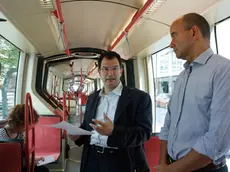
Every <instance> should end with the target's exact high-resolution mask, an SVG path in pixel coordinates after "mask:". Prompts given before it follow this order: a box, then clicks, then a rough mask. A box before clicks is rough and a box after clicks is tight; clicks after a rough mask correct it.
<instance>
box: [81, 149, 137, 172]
mask: <svg viewBox="0 0 230 172" xmlns="http://www.w3.org/2000/svg"><path fill="white" fill-rule="evenodd" d="M131 168H132V165H131V163H130V158H129V157H128V156H127V154H125V153H124V152H123V151H115V152H113V153H108V152H106V153H98V152H97V150H96V149H93V148H89V152H88V159H87V162H86V164H85V169H84V172H133V170H132V169H131Z"/></svg>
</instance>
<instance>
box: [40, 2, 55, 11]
mask: <svg viewBox="0 0 230 172" xmlns="http://www.w3.org/2000/svg"><path fill="white" fill-rule="evenodd" d="M40 4H41V7H42V8H45V9H53V8H54V6H53V1H52V0H40Z"/></svg>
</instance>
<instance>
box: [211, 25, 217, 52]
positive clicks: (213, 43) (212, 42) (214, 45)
mask: <svg viewBox="0 0 230 172" xmlns="http://www.w3.org/2000/svg"><path fill="white" fill-rule="evenodd" d="M210 45H211V48H212V50H213V52H214V53H215V54H216V53H217V52H216V38H215V31H214V29H213V30H212V32H211V37H210Z"/></svg>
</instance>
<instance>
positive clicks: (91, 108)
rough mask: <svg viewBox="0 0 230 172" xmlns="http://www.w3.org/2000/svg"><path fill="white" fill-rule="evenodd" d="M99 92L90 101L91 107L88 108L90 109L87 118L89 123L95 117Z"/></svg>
mask: <svg viewBox="0 0 230 172" xmlns="http://www.w3.org/2000/svg"><path fill="white" fill-rule="evenodd" d="M99 92H100V91H98V92H97V93H95V95H94V98H93V100H92V101H91V104H92V105H91V106H89V107H90V117H89V120H90V122H91V121H92V119H95V117H96V113H97V106H98V103H99V100H100V97H99Z"/></svg>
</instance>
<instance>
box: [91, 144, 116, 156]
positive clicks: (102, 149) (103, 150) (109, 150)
mask: <svg viewBox="0 0 230 172" xmlns="http://www.w3.org/2000/svg"><path fill="white" fill-rule="evenodd" d="M90 148H92V149H94V150H96V151H97V153H100V154H105V153H107V154H114V153H117V152H118V151H119V149H113V148H107V147H102V146H97V145H90Z"/></svg>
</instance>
